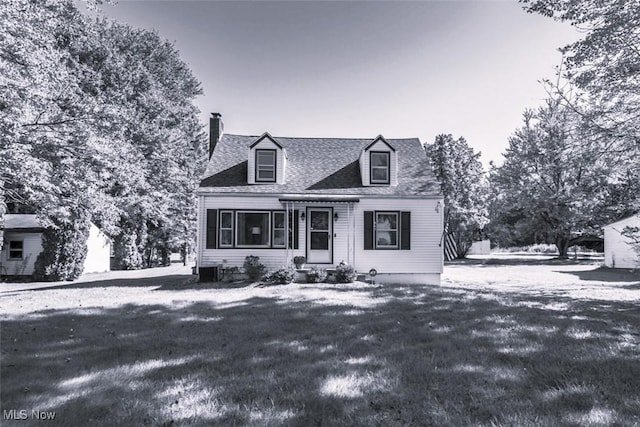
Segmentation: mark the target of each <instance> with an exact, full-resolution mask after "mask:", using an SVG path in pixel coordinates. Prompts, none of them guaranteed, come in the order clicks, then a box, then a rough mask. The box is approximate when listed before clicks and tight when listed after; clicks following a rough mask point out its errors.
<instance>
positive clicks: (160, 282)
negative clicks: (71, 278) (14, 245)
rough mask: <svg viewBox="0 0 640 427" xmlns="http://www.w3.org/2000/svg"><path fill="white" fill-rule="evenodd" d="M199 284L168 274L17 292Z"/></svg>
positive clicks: (190, 278) (42, 286)
mask: <svg viewBox="0 0 640 427" xmlns="http://www.w3.org/2000/svg"><path fill="white" fill-rule="evenodd" d="M196 284H197V276H194V275H191V274H167V275H160V276H153V277H134V278H117V279H106V280H92V281H86V282H64V283H60V284H51V285H49V284H47V283H39V284H37V285H36V286H35V287H33V288H29V287H25V288H21V289H19V290H17V291H15V292H26V291H48V290H56V289H91V288H109V287H119V288H128V287H130V288H139V287H153V286H157V287H158V289H162V288H166V289H170V290H178V289H189V288H191V287H193V286H196Z"/></svg>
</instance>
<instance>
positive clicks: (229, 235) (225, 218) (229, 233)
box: [220, 211, 233, 248]
mask: <svg viewBox="0 0 640 427" xmlns="http://www.w3.org/2000/svg"><path fill="white" fill-rule="evenodd" d="M232 246H233V211H220V247H221V248H223V247H232Z"/></svg>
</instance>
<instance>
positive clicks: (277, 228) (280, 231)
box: [272, 212, 285, 248]
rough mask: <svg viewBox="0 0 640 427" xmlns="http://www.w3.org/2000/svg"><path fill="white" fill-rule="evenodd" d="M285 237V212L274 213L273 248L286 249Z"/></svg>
mask: <svg viewBox="0 0 640 427" xmlns="http://www.w3.org/2000/svg"><path fill="white" fill-rule="evenodd" d="M284 236H285V221H284V212H274V213H273V234H272V239H273V246H274V247H278V248H284V242H285V240H284Z"/></svg>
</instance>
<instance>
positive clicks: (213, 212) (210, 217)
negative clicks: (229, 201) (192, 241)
mask: <svg viewBox="0 0 640 427" xmlns="http://www.w3.org/2000/svg"><path fill="white" fill-rule="evenodd" d="M217 235H218V210H217V209H207V241H206V246H205V247H206V249H215V248H216V247H217V244H216V243H217V240H216V237H217Z"/></svg>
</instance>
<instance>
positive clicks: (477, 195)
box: [426, 134, 488, 258]
mask: <svg viewBox="0 0 640 427" xmlns="http://www.w3.org/2000/svg"><path fill="white" fill-rule="evenodd" d="M426 153H427V157H428V158H429V159H430V161H431V164H432V166H433V170H434V172H435V175H436V177H437V178H438V180H439V181H440V183H441V188H442V194H443V196H444V205H445V206H444V208H445V214H444V217H445V229H446V231H447V233H448V234H449V235H451V236H452V237H453V239H454V241H455V244H456V256H457V257H458V258H464V257H465V256H466V254H467V252H468V251H469V248H471V244H472V243H473V240H475V239H477V238H478V237H479V235H480V233H481V231H482V229H483V227H484V226H485V225H486V223H487V222H488V212H487V208H486V203H485V201H486V200H485V196H486V185H485V180H484V172H483V170H482V163H481V162H480V160H479V158H480V153H475V152H474V151H473V149H472V148H471V147H469V145H468V144H467V141H466V140H465V139H464V138H462V137H461V138H459V139H457V140H456V139H454V138H453V136H451V135H450V134H449V135H444V134H441V135H438V136H436V139H435V141H434V143H433V144H432V145H428V146H427V147H426Z"/></svg>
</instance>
